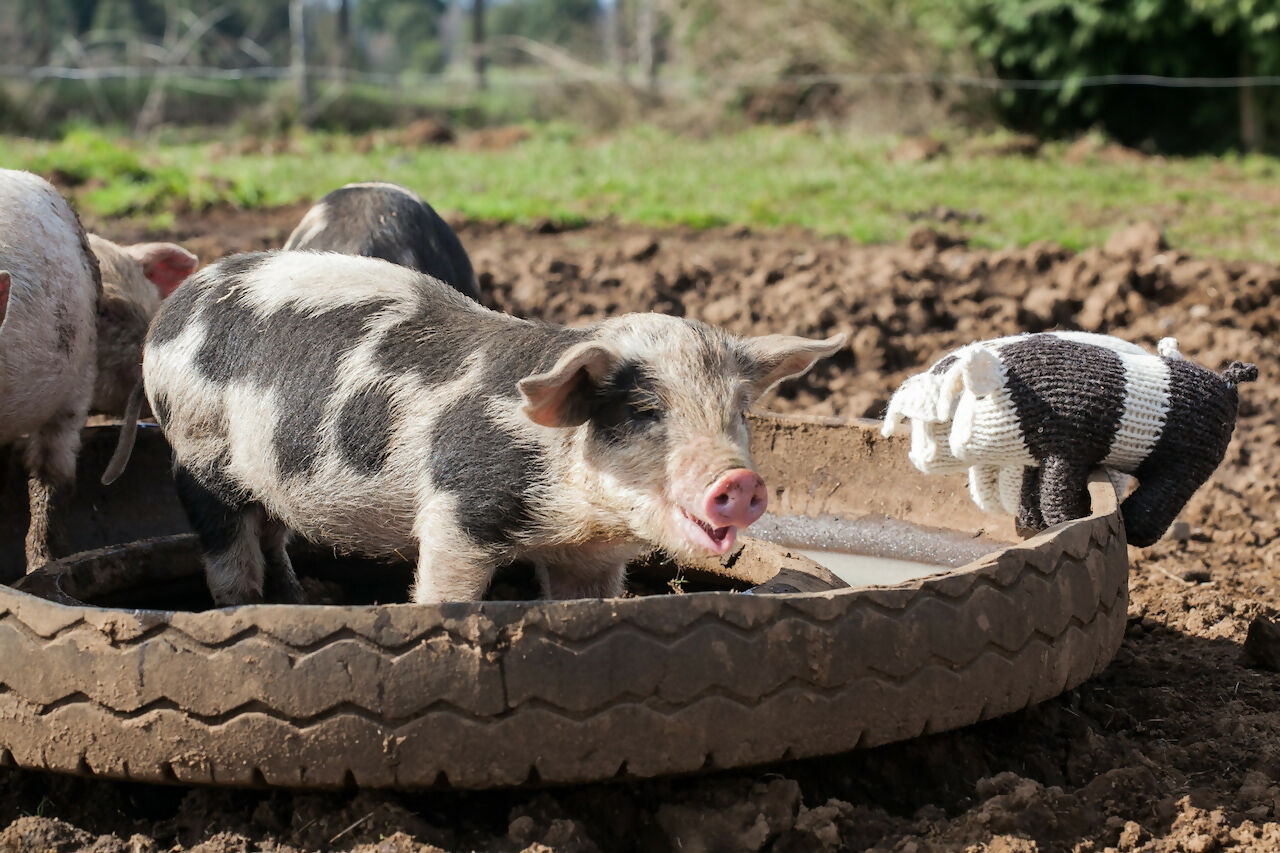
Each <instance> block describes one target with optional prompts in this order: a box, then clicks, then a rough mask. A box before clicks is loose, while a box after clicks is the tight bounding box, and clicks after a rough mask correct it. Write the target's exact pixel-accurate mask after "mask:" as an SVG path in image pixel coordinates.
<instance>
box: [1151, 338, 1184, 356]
mask: <svg viewBox="0 0 1280 853" xmlns="http://www.w3.org/2000/svg"><path fill="white" fill-rule="evenodd" d="M1156 352H1157V353H1158V354H1159V355H1160V357H1161V358H1182V353H1180V352H1178V339H1177V338H1161V339H1160V343H1158V344H1156Z"/></svg>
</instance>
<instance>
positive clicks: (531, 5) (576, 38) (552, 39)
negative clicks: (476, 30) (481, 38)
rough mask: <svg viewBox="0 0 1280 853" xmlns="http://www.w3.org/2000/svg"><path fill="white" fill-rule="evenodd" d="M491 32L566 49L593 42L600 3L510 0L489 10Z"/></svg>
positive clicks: (561, 0) (588, 0)
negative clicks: (529, 39)
mask: <svg viewBox="0 0 1280 853" xmlns="http://www.w3.org/2000/svg"><path fill="white" fill-rule="evenodd" d="M489 17H490V20H491V24H490V28H489V29H490V32H492V33H493V34H495V35H515V36H524V37H526V38H531V39H533V40H534V41H540V42H545V43H546V44H554V45H558V46H560V47H565V48H570V49H574V48H583V47H585V46H586V45H587V44H588V43H589V42H591V41H594V35H595V32H596V26H597V23H598V21H599V18H600V4H599V2H598V0H511V2H507V3H502V4H495V5H494V6H493V7H492V8H491V9H490V10H489Z"/></svg>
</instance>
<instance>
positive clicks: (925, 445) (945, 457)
mask: <svg viewBox="0 0 1280 853" xmlns="http://www.w3.org/2000/svg"><path fill="white" fill-rule="evenodd" d="M950 429H951V424H950V423H936V422H929V421H919V420H913V421H912V422H911V452H910V453H908V454H907V458H909V459H910V460H911V464H913V465H915V466H916V468H918V469H919V470H920V471H921V472H922V473H924V474H957V473H959V472H961V471H963V470H964V469H965V467H966V466H965V464H964V463H963V462H961V461H959V460H958V459H956V458H955V457H954V456H952V455H951V447H950V446H949V445H948V443H947V442H948V433H949V432H950Z"/></svg>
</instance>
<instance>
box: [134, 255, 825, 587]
mask: <svg viewBox="0 0 1280 853" xmlns="http://www.w3.org/2000/svg"><path fill="white" fill-rule="evenodd" d="M843 342H844V337H843V336H842V335H841V336H836V337H833V338H830V339H828V340H825V341H813V340H806V339H804V338H796V337H786V336H766V337H760V338H751V339H741V338H736V337H733V336H731V335H729V334H727V333H726V332H723V331H721V330H720V329H717V328H714V327H712V326H708V325H705V324H703V323H699V322H696V321H693V320H688V319H681V318H675V317H668V316H662V315H656V314H631V315H626V316H620V317H616V318H611V319H608V320H604V321H601V322H599V323H596V324H594V325H591V326H586V327H583V328H564V327H561V326H555V325H550V324H546V323H537V322H530V321H527V320H521V319H517V318H514V317H510V316H507V315H504V314H499V313H497V312H494V311H490V310H487V309H485V308H483V307H481V306H480V305H479V304H477V303H476V302H474V301H473V300H470V299H467V298H466V297H464V296H462V295H461V294H459V293H458V292H456V291H454V290H452V289H450V288H449V287H447V286H446V285H444V284H443V283H441V282H439V281H437V280H436V279H434V278H431V277H429V276H425V275H423V274H421V273H418V272H415V271H413V270H409V269H407V268H404V267H400V266H396V265H392V264H389V263H386V262H384V261H381V260H371V259H367V258H360V257H351V256H346V255H338V254H325V253H312V252H280V253H264V254H249V255H240V256H235V257H232V258H228V259H225V260H223V261H221V262H219V263H217V264H215V265H213V266H211V267H208V268H206V269H204V270H202V271H201V272H200V273H198V274H197V275H195V276H194V277H192V278H191V279H190V280H188V281H187V282H186V283H185V284H183V285H182V286H181V287H180V288H178V290H177V292H176V293H175V294H174V295H173V296H172V297H171V298H170V299H169V300H168V301H167V302H166V303H165V305H164V306H163V307H162V308H161V309H160V313H159V314H158V315H157V316H156V320H155V322H154V323H153V325H152V327H151V332H150V336H149V338H148V340H147V345H146V350H145V355H144V360H143V372H144V377H145V383H146V393H147V398H148V399H149V400H150V402H151V405H152V408H153V410H154V411H155V413H156V415H157V416H158V418H159V419H160V422H161V424H162V426H163V427H164V430H165V434H166V435H167V436H168V439H169V442H170V444H171V445H172V446H173V449H174V455H175V461H176V466H175V476H176V479H177V484H178V489H179V495H180V497H181V498H182V501H183V504H184V506H185V507H186V509H187V512H188V514H189V516H190V518H191V521H192V524H193V526H194V527H195V529H196V531H197V533H198V534H199V537H200V544H201V549H202V551H203V556H204V560H205V567H206V573H207V577H208V581H209V586H210V589H211V591H212V592H213V596H214V600H215V601H216V602H217V603H218V604H220V605H229V604H242V603H245V602H252V601H260V600H263V599H264V598H267V599H281V600H286V601H290V600H297V599H298V597H299V589H298V585H297V581H296V579H295V577H294V574H293V571H292V568H291V566H290V563H289V557H288V554H287V551H286V543H287V540H288V539H289V537H290V535H291V534H293V533H298V534H301V535H302V536H304V537H306V538H308V539H311V540H313V541H316V542H321V543H326V544H329V545H332V546H335V547H337V548H340V549H349V550H352V551H357V552H362V553H366V554H372V555H379V554H391V553H398V554H401V555H406V556H407V555H411V554H414V553H415V552H416V555H417V573H416V578H415V584H414V590H413V598H414V600H415V601H418V602H437V601H452V600H472V599H477V598H480V597H481V596H482V595H483V594H484V592H485V589H486V588H487V586H488V584H489V581H490V578H491V577H492V575H493V572H494V569H495V567H497V566H498V565H500V564H502V563H505V562H507V561H510V560H514V559H518V558H523V559H528V560H530V561H531V562H532V563H533V564H534V566H535V568H536V571H537V574H538V577H539V580H540V583H541V585H542V589H543V591H544V593H545V594H546V595H547V596H549V597H554V598H577V597H596V596H615V595H618V594H620V593H621V591H622V588H623V580H624V569H625V566H626V564H627V563H628V562H629V561H630V560H631V559H633V558H634V557H636V556H637V555H638V554H640V553H642V552H643V551H645V550H647V549H649V548H650V547H652V546H655V545H656V546H658V547H660V548H663V549H665V550H667V551H668V552H671V553H673V554H677V555H685V556H694V555H713V554H724V553H727V552H728V551H729V550H730V549H731V548H732V547H733V545H734V540H735V537H736V536H737V533H738V531H739V530H740V529H742V528H744V527H746V526H747V525H749V524H751V523H752V522H754V521H755V520H756V519H757V518H759V516H760V515H761V513H763V512H764V509H765V506H766V503H767V500H768V497H767V493H766V490H765V485H764V482H763V481H762V480H761V478H760V477H759V475H757V474H756V473H755V472H754V471H753V470H752V469H751V455H750V452H749V447H748V428H747V423H746V419H745V412H746V410H747V407H748V406H749V405H750V404H751V403H752V402H753V401H754V400H757V399H758V398H759V397H760V396H761V395H762V394H764V393H765V392H766V391H767V390H768V389H769V388H771V387H772V386H773V385H775V384H776V383H777V382H779V381H781V380H782V379H785V378H787V377H789V376H795V375H798V374H801V373H804V372H805V371H806V370H808V369H809V368H810V367H811V366H812V365H813V364H814V362H816V361H817V360H818V359H819V358H821V357H823V356H826V355H830V354H831V353H833V352H835V351H836V350H837V349H838V348H839V347H840V346H841V345H842V344H843Z"/></svg>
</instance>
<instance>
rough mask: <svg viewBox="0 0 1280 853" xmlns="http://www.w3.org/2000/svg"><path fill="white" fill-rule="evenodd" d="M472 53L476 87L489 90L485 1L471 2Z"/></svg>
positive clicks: (472, 0) (476, 0)
mask: <svg viewBox="0 0 1280 853" xmlns="http://www.w3.org/2000/svg"><path fill="white" fill-rule="evenodd" d="M471 3H472V5H471V53H472V56H473V57H474V60H475V67H476V86H478V87H479V88H480V89H488V88H489V75H488V73H487V68H488V64H489V57H488V56H486V55H485V46H484V0H471Z"/></svg>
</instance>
